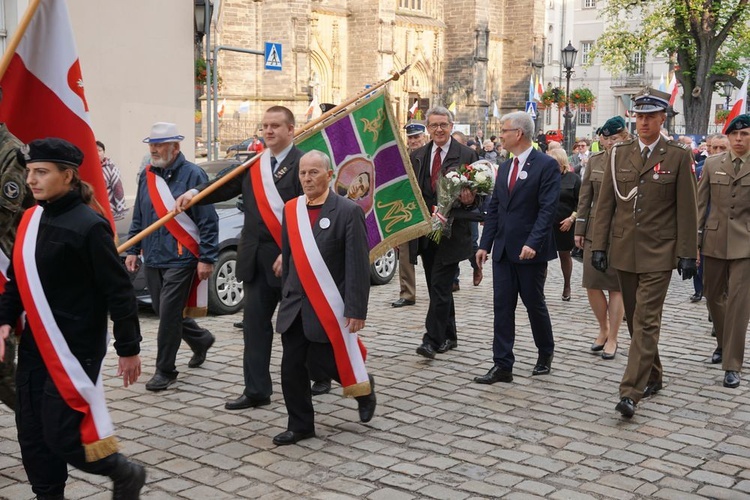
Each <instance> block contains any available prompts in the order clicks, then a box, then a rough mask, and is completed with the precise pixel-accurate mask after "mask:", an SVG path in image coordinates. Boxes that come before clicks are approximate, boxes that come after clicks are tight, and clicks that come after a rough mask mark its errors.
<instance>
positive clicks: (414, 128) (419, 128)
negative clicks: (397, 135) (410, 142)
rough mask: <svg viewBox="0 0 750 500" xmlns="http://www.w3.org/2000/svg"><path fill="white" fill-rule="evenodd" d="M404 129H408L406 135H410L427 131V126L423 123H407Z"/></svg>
mask: <svg viewBox="0 0 750 500" xmlns="http://www.w3.org/2000/svg"><path fill="white" fill-rule="evenodd" d="M404 130H406V135H407V136H408V137H411V136H413V135H419V134H424V133H425V132H427V128H426V127H425V126H424V125H422V124H421V123H407V124H406V126H404Z"/></svg>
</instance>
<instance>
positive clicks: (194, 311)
mask: <svg viewBox="0 0 750 500" xmlns="http://www.w3.org/2000/svg"><path fill="white" fill-rule="evenodd" d="M146 184H147V186H148V195H149V197H150V198H151V204H152V205H153V206H154V211H155V212H156V216H157V217H159V218H160V219H161V218H162V217H164V216H165V215H167V214H168V213H169V212H171V211H172V210H174V205H175V199H174V196H172V192H171V191H170V190H169V186H168V185H167V181H165V180H164V178H163V177H161V176H158V175H156V174H154V173H153V172H152V171H151V165H149V166H148V167H146ZM165 226H166V228H167V231H169V233H170V234H171V235H172V236H174V238H175V239H176V240H177V242H178V243H179V245H181V246H183V247H185V248H187V249H188V250H190V253H192V254H193V255H194V256H195V257H196V258H198V257H199V256H200V241H201V235H200V230H199V229H198V225H197V224H196V223H195V222H194V221H193V219H191V218H190V217H189V216H188V214H186V213H185V212H181V213H179V214H177V215H176V216H175V217H174V218H173V219H170V220H169V221H168V222H167V223H166V224H165ZM207 312H208V280H201V279H200V278H198V273H196V274H195V277H194V278H193V285H192V287H191V288H190V295H189V296H188V301H187V304H186V305H185V310H184V312H183V314H184V315H185V316H191V317H194V318H198V317H201V316H205V315H206V313H207Z"/></svg>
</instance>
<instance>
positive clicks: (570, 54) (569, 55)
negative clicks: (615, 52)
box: [562, 41, 578, 154]
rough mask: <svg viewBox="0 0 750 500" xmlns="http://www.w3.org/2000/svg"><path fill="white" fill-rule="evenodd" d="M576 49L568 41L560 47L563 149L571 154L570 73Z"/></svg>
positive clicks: (573, 64) (574, 60)
mask: <svg viewBox="0 0 750 500" xmlns="http://www.w3.org/2000/svg"><path fill="white" fill-rule="evenodd" d="M577 54H578V50H576V48H575V47H573V45H572V44H571V43H570V41H568V46H567V47H565V48H564V49H562V64H563V67H564V68H565V130H564V135H565V151H566V152H567V153H568V154H571V152H572V150H573V137H572V124H571V123H570V119H571V118H572V117H573V113H571V112H570V75H571V73H572V72H573V66H575V64H576V55H577Z"/></svg>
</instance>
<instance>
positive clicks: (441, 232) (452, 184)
mask: <svg viewBox="0 0 750 500" xmlns="http://www.w3.org/2000/svg"><path fill="white" fill-rule="evenodd" d="M494 184H495V168H494V166H493V165H492V163H490V162H489V161H487V160H479V161H475V162H474V163H472V164H471V165H461V166H460V167H458V168H457V169H455V170H451V171H450V172H447V173H446V174H445V175H444V176H442V177H440V178H439V179H438V182H437V206H436V207H435V208H434V210H433V212H432V231H431V232H430V233H429V237H430V238H431V239H432V240H433V241H435V242H436V243H440V239H441V238H442V237H443V236H446V237H448V238H450V236H451V225H452V223H453V218H452V217H451V216H450V213H451V210H452V209H453V207H455V206H458V205H460V202H459V201H458V197H459V195H460V194H461V190H462V189H463V188H469V189H471V190H472V191H474V192H475V193H476V194H477V195H483V196H485V195H488V194H490V193H491V192H492V188H493V187H494Z"/></svg>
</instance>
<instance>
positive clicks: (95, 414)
mask: <svg viewBox="0 0 750 500" xmlns="http://www.w3.org/2000/svg"><path fill="white" fill-rule="evenodd" d="M43 212H44V210H43V209H42V207H40V206H36V207H33V208H29V209H28V210H26V212H25V213H24V214H23V218H22V219H21V223H20V225H19V226H18V235H17V237H16V245H15V248H14V250H13V267H14V269H15V271H16V280H17V283H18V291H19V292H20V295H21V301H22V302H23V307H24V309H25V311H26V319H27V321H28V322H29V325H30V326H31V333H32V335H33V336H34V341H35V342H36V345H37V347H38V348H39V352H40V353H41V355H42V359H43V360H44V365H45V366H46V367H47V371H48V372H49V374H50V377H51V378H52V381H53V382H54V384H55V387H56V388H57V390H58V392H59V393H60V396H62V398H63V399H64V400H65V402H66V403H67V404H68V406H70V407H71V408H72V409H74V410H76V411H79V412H81V413H83V414H84V417H83V421H82V422H81V442H82V444H83V447H84V450H85V452H86V461H87V462H94V461H96V460H100V459H102V458H105V457H107V456H109V455H111V454H113V453H115V452H116V451H117V448H118V447H117V439H116V438H115V436H114V427H113V425H112V420H111V419H110V417H109V412H108V411H107V402H106V399H105V398H104V386H103V385H102V375H101V369H100V370H99V376H98V377H97V379H96V384H94V383H93V382H92V381H91V379H90V378H89V376H88V375H86V372H85V371H84V370H83V367H81V363H80V362H79V361H78V359H76V357H75V356H74V355H73V353H72V352H70V347H68V343H67V342H66V341H65V338H64V337H63V334H62V332H61V331H60V327H59V326H58V325H57V321H56V320H55V317H54V315H53V313H52V309H51V308H50V305H49V302H48V301H47V297H46V295H45V291H44V287H43V286H42V282H41V279H40V277H39V271H38V270H37V266H36V250H37V248H36V240H37V234H38V232H39V221H40V220H41V218H42V213H43Z"/></svg>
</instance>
